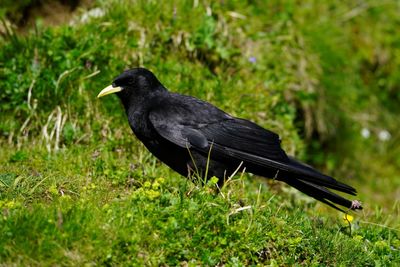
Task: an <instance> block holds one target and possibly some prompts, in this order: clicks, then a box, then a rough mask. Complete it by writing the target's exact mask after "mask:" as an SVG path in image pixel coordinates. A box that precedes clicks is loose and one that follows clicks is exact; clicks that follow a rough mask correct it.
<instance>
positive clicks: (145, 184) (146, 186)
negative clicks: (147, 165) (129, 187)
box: [143, 181, 151, 188]
mask: <svg viewBox="0 0 400 267" xmlns="http://www.w3.org/2000/svg"><path fill="white" fill-rule="evenodd" d="M143 187H144V188H150V187H151V183H150V182H149V181H146V182H145V183H144V185H143Z"/></svg>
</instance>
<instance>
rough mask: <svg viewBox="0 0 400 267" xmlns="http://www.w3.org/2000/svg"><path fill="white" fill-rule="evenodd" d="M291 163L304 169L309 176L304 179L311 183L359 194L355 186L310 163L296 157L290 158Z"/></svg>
mask: <svg viewBox="0 0 400 267" xmlns="http://www.w3.org/2000/svg"><path fill="white" fill-rule="evenodd" d="M290 163H291V164H292V165H294V166H296V167H297V168H300V169H302V170H304V176H307V178H308V179H304V180H307V183H309V184H314V185H319V186H320V188H322V187H327V188H330V189H334V190H337V191H340V192H343V193H347V194H350V195H353V196H355V195H357V191H356V189H355V188H354V187H352V186H349V185H347V184H344V183H341V182H339V181H337V180H335V179H334V178H333V177H330V176H328V175H325V174H322V173H320V172H319V171H317V170H316V169H314V168H313V167H311V166H309V165H306V164H304V163H301V162H299V161H297V160H295V159H294V158H290ZM298 178H300V175H299V176H298ZM327 178H329V179H331V180H330V182H326V180H327ZM295 179H296V178H295ZM300 179H301V178H300ZM302 180H303V179H302ZM321 181H324V182H323V183H321Z"/></svg>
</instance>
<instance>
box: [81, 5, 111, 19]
mask: <svg viewBox="0 0 400 267" xmlns="http://www.w3.org/2000/svg"><path fill="white" fill-rule="evenodd" d="M105 13H106V12H104V10H103V9H101V8H99V7H97V8H93V9H91V10H89V11H87V12H85V13H83V14H82V17H81V22H83V23H85V22H88V21H89V20H90V19H91V18H100V17H103V16H104V15H105Z"/></svg>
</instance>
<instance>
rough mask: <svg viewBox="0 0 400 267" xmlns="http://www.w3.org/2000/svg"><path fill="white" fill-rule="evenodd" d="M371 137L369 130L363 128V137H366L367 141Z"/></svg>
mask: <svg viewBox="0 0 400 267" xmlns="http://www.w3.org/2000/svg"><path fill="white" fill-rule="evenodd" d="M370 135H371V132H370V131H369V129H368V128H362V130H361V136H362V137H364V138H365V139H367V138H369V137H370Z"/></svg>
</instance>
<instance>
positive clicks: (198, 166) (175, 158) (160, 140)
mask: <svg viewBox="0 0 400 267" xmlns="http://www.w3.org/2000/svg"><path fill="white" fill-rule="evenodd" d="M111 93H116V94H117V96H118V97H119V98H120V99H121V101H122V104H123V106H124V107H125V111H126V114H127V116H128V121H129V125H130V127H131V129H132V131H133V132H134V134H135V135H136V136H137V138H139V140H140V141H141V142H143V144H144V145H145V146H146V148H147V149H148V150H149V151H150V152H151V153H153V155H155V156H156V157H157V158H158V159H160V160H161V161H163V162H164V163H165V164H167V165H168V166H169V167H171V168H172V169H173V170H175V171H176V172H178V173H180V174H181V175H183V176H186V177H188V176H189V175H190V174H191V173H193V172H197V174H199V175H204V176H207V178H210V177H212V176H216V177H218V178H219V180H220V181H222V182H223V181H224V179H225V178H226V177H229V176H230V175H231V174H232V173H234V172H235V170H236V169H238V167H239V166H241V168H242V169H243V168H245V170H246V171H248V172H250V173H253V174H256V175H259V176H263V177H268V178H274V179H276V180H279V181H283V182H285V183H287V184H289V185H290V186H293V187H294V188H296V189H298V190H300V191H301V192H303V193H305V194H307V195H309V196H311V197H313V198H315V199H317V200H319V201H322V202H324V203H326V204H328V205H330V206H331V207H334V208H336V209H338V210H341V211H343V210H342V209H340V208H339V207H337V206H336V205H340V206H343V207H345V208H347V209H352V210H355V209H362V207H361V204H360V203H359V202H358V201H356V200H353V201H350V200H348V199H346V198H344V197H342V196H339V195H338V194H335V193H334V192H332V191H330V190H329V189H334V190H337V191H340V192H344V193H347V194H351V195H356V190H355V189H354V188H353V187H351V186H349V185H346V184H344V183H341V182H338V181H336V180H335V179H334V178H332V177H330V176H327V175H324V174H322V173H320V172H318V171H317V170H315V169H313V168H312V167H310V166H308V165H305V164H303V163H301V162H299V161H297V160H295V159H294V158H292V157H290V156H288V155H286V153H285V151H283V149H282V148H281V146H280V143H281V141H280V139H279V136H278V135H277V134H275V133H274V132H271V131H269V130H266V129H264V128H262V127H260V126H258V125H257V124H255V123H253V122H251V121H248V120H245V119H240V118H235V117H233V116H231V115H229V114H227V113H225V112H224V111H222V110H220V109H218V108H217V107H215V106H213V105H211V104H210V103H208V102H205V101H202V100H199V99H197V98H194V97H191V96H186V95H180V94H176V93H171V92H169V91H168V90H167V89H166V88H165V87H164V86H163V85H162V84H161V83H160V82H159V81H158V79H157V78H156V77H155V75H154V74H153V73H152V72H151V71H149V70H147V69H144V68H134V69H131V70H127V71H125V72H123V73H122V74H120V75H119V76H118V77H116V78H115V80H114V81H113V83H112V85H110V86H108V87H106V88H105V89H103V90H102V91H101V92H100V93H99V95H98V97H102V96H105V95H108V94H111Z"/></svg>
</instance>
